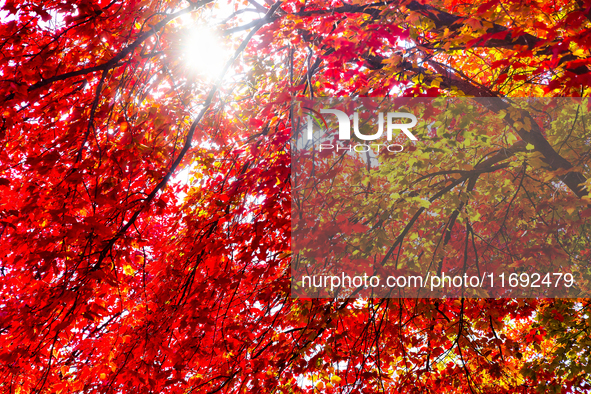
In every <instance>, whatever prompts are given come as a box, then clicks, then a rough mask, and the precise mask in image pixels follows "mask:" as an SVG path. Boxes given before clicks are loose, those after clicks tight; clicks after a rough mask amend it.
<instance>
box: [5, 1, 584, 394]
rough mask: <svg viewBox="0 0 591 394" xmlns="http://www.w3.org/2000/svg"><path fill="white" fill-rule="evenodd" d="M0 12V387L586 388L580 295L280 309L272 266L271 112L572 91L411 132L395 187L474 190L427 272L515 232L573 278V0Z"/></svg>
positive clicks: (279, 123) (580, 158) (580, 136)
mask: <svg viewBox="0 0 591 394" xmlns="http://www.w3.org/2000/svg"><path fill="white" fill-rule="evenodd" d="M1 7H2V8H1V11H0V102H1V104H2V105H1V108H0V111H1V112H0V116H1V121H0V141H1V145H0V146H1V147H0V197H1V199H0V295H1V297H2V300H1V301H0V388H1V391H2V392H5V393H73V392H76V393H111V392H113V393H115V392H121V393H124V392H130V391H133V392H141V393H189V392H193V393H216V392H264V393H266V392H274V393H292V392H309V393H312V392H327V393H331V392H334V393H372V392H379V393H386V392H387V393H390V392H391V393H407V392H415V393H429V392H441V393H515V392H523V393H535V392H554V393H559V392H562V393H575V392H588V391H589V390H591V382H590V381H589V378H588V375H589V372H591V351H590V349H591V337H590V332H591V331H590V330H591V327H590V326H591V322H590V320H589V308H590V307H591V304H590V303H589V301H588V300H587V299H583V298H569V299H550V298H526V299H524V298H461V297H460V298H438V299H430V298H418V299H417V298H361V299H356V298H324V299H294V298H292V293H291V272H290V264H291V257H292V255H291V248H290V242H291V239H290V237H291V224H292V223H291V219H292V218H291V197H292V194H291V181H292V179H291V169H290V164H291V163H290V137H291V134H292V131H293V127H292V123H291V120H292V115H293V111H294V110H293V106H292V98H306V99H315V98H322V97H347V98H358V97H386V98H393V97H412V98H425V97H450V98H455V97H469V98H472V97H476V98H479V99H483V100H487V98H495V99H502V98H505V99H506V98H517V97H519V98H524V97H526V98H533V97H546V98H553V97H555V98H561V97H576V98H577V99H576V100H575V99H569V100H572V102H575V103H578V104H579V105H575V106H574V108H576V110H575V111H574V113H572V112H569V111H562V112H561V111H555V112H553V111H552V110H551V109H549V108H539V107H536V106H535V105H534V106H530V107H528V106H521V107H519V108H517V109H515V108H514V106H512V104H511V102H510V101H508V100H505V101H503V100H501V101H502V102H504V103H508V104H506V108H500V110H502V111H504V112H503V114H502V116H500V117H499V118H498V119H499V122H504V123H503V128H499V129H497V130H492V129H491V130H489V129H487V127H485V126H483V127H482V130H481V131H482V134H474V133H472V134H470V133H468V134H464V132H463V129H462V127H461V126H460V125H455V124H444V125H442V126H441V127H440V129H441V130H442V132H445V133H446V135H443V134H441V135H436V134H437V133H435V134H432V135H428V134H426V133H427V130H424V133H423V137H424V138H425V139H426V138H427V137H429V138H431V139H432V140H433V141H439V143H440V144H441V146H439V147H437V148H438V149H442V151H441V152H438V153H437V155H434V156H424V157H422V156H421V155H425V153H426V151H424V150H422V149H419V148H417V150H416V151H414V152H409V153H408V156H406V157H407V158H408V160H407V161H406V164H405V166H407V167H400V168H399V170H398V171H393V172H392V182H394V183H395V182H400V179H401V176H402V174H408V173H413V174H414V175H415V176H416V177H422V176H425V175H428V174H431V175H430V176H427V177H426V178H424V179H422V180H421V182H423V183H420V184H414V185H413V187H415V186H416V187H415V188H414V189H412V188H410V189H408V190H405V191H404V192H402V193H399V196H398V197H399V198H400V200H401V201H403V202H404V201H406V199H415V198H417V197H423V198H424V199H427V200H430V199H431V198H433V197H434V196H435V195H437V193H440V192H441V191H442V190H445V193H446V194H447V195H446V196H441V198H442V199H448V200H447V201H451V199H453V196H459V195H462V196H464V195H466V193H470V194H469V195H479V196H480V197H479V199H478V201H480V202H481V203H479V204H480V205H478V206H477V207H475V206H474V204H475V203H473V201H474V200H470V201H468V200H465V201H464V200H462V199H461V198H458V200H457V204H456V206H455V207H454V208H453V209H451V208H450V210H449V211H441V216H440V219H441V220H442V221H443V222H444V223H445V226H444V227H443V228H441V229H440V230H439V235H441V237H442V243H444V245H443V246H442V250H443V253H444V256H448V257H449V256H454V253H459V254H457V256H462V258H466V259H476V258H489V259H491V258H494V256H493V255H494V253H493V252H492V250H493V249H494V248H496V247H498V244H495V243H490V245H488V247H489V249H488V251H487V252H486V253H488V254H487V255H486V256H484V255H480V254H479V251H482V250H483V249H482V248H485V247H486V245H484V242H485V241H486V240H487V239H489V238H486V237H491V236H492V235H494V236H495V237H496V238H494V239H495V240H496V241H495V242H500V241H498V240H499V239H503V242H505V244H506V245H505V244H504V245H505V246H506V247H507V248H510V250H513V251H514V252H515V254H516V255H518V254H519V256H521V257H520V258H523V259H525V260H524V261H526V260H527V259H528V258H529V260H527V261H528V264H530V265H532V264H536V260H535V256H533V255H527V253H526V252H524V248H522V246H523V244H527V242H523V241H520V240H519V238H516V235H515V234H516V231H521V233H520V236H521V235H523V232H524V231H526V230H527V231H528V237H530V238H528V240H531V242H532V243H537V244H539V241H540V240H544V241H546V240H547V245H548V246H547V247H546V249H545V250H543V251H542V252H540V251H538V252H536V253H544V256H545V257H546V258H554V256H555V258H557V259H562V260H569V261H577V262H578V267H579V268H580V270H579V274H580V276H579V279H580V280H581V283H582V284H583V285H586V286H588V280H589V275H590V274H589V272H585V270H584V267H585V261H586V260H588V257H589V255H590V254H591V247H589V216H591V215H590V211H589V208H588V203H589V197H588V194H589V192H588V190H589V188H588V186H589V181H588V179H589V178H590V177H591V174H590V170H589V160H591V158H590V155H589V144H590V135H589V133H590V131H589V130H588V129H587V123H588V122H586V120H588V119H589V117H590V116H591V115H590V112H589V111H590V106H589V105H588V102H587V100H586V99H585V98H586V97H587V96H589V93H590V89H591V52H590V51H591V34H589V33H590V29H591V2H590V1H589V0H577V1H566V0H557V1H552V2H547V1H534V0H530V1H526V0H519V1H517V0H515V1H512V0H491V1H480V2H471V3H466V2H459V1H456V0H436V1H429V2H427V1H414V0H413V1H407V0H394V1H382V2H366V1H357V0H352V1H350V2H344V1H316V0H312V1H308V0H302V1H300V0H297V1H291V0H284V1H278V2H273V1H271V0H269V1H265V2H263V1H261V2H258V1H256V0H248V1H242V0H234V1H231V2H229V1H223V0H222V1H213V0H202V1H194V2H192V1H188V2H187V1H166V0H162V1H151V0H143V1H137V0H136V1H117V0H112V1H109V0H96V1H90V0H87V1H79V2H65V1H57V0H46V1H43V2H32V1H26V0H24V1H14V0H5V1H4V2H3V3H2V6H1ZM213 41H215V42H216V44H215V45H213V46H212V45H208V44H207V42H210V43H211V42H213ZM220 48H223V50H220ZM577 100H578V101H577ZM540 111H541V112H540ZM544 111H545V112H544ZM528 122H529V123H528ZM544 122H546V123H544ZM483 125H485V124H484V123H483ZM574 125H576V127H575V126H574ZM491 133H492V134H491ZM483 135H490V138H488V139H483V138H482V136H483ZM438 138H439V139H438ZM437 139H438V140H437ZM443 145H445V146H447V148H446V149H447V151H446V150H445V149H444V148H443V147H442V146H443ZM452 151H453V152H455V153H458V154H459V153H461V154H462V155H464V157H463V158H458V157H457V156H455V157H452V156H450V152H452ZM446 155H447V156H446ZM449 157H452V159H448V158H449ZM413 158H415V160H414V161H413V160H412V159H413ZM418 158H420V159H421V160H423V164H424V166H423V167H420V166H419V167H417V165H416V162H417V160H418ZM442 163H443V164H444V165H446V167H445V168H444V170H445V171H447V172H448V173H447V174H439V175H432V172H433V171H436V170H437V169H438V168H439V169H440V166H441V165H442ZM446 182H448V183H446ZM449 182H451V183H449ZM450 185H453V186H450ZM536 190H541V192H540V194H539V195H538V194H535V193H534V192H535V191H536ZM417 193H418V194H417ZM534 194H535V195H534ZM488 196H490V197H488ZM347 197H348V196H347V195H343V196H342V199H344V200H346V199H347ZM438 198H439V197H438ZM409 201H410V200H409ZM413 201H417V200H413ZM433 201H434V200H433ZM463 201H464V202H463ZM417 203H418V201H417ZM392 209H393V210H394V211H395V212H398V211H396V209H397V208H396V206H394V207H393V208H392ZM425 209H426V208H425ZM474 209H476V211H477V212H478V213H479V215H480V216H481V217H482V215H486V216H485V217H486V221H484V220H480V221H479V220H478V218H476V217H474V216H471V213H472V212H475V211H474ZM405 215H406V214H404V213H400V215H399V216H398V220H399V222H397V223H398V224H399V228H398V231H406V233H409V232H411V230H412V231H416V232H418V231H422V230H423V228H422V227H421V226H423V225H424V223H423V222H421V221H420V220H419V219H413V215H412V212H410V211H408V212H407V215H406V216H405ZM532 223H535V224H536V226H533V224H532ZM528 226H529V227H528ZM406 227H408V230H404V229H405V228H406ZM534 227H535V228H534ZM393 228H394V227H392V229H393ZM392 231H394V230H392ZM487 231H490V232H494V234H493V233H487ZM536 231H537V232H536ZM406 233H405V234H406ZM392 234H393V233H392ZM401 234H402V233H398V235H396V234H394V236H401ZM491 234H492V235H491ZM389 235H390V234H389ZM476 235H478V239H476V238H477V237H476ZM403 238H404V236H402V238H401V241H400V242H398V244H397V246H396V247H398V249H392V253H394V252H395V251H396V252H397V251H398V250H402V247H403V246H401V245H402V241H403ZM392 242H393V243H395V242H396V241H395V240H393V241H392ZM528 242H529V241H528ZM472 243H473V244H472ZM468 246H470V249H469V250H470V252H469V253H467V252H462V251H463V250H468ZM462 253H463V254H462ZM483 253H484V252H483ZM498 253H499V255H500V254H501V253H502V251H498ZM528 253H529V252H528ZM532 253H533V252H532ZM470 261H471V260H470ZM587 271H588V270H587Z"/></svg>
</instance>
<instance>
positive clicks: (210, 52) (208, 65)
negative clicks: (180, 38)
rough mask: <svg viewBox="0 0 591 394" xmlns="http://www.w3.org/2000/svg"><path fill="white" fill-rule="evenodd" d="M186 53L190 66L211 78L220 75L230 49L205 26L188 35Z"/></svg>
mask: <svg viewBox="0 0 591 394" xmlns="http://www.w3.org/2000/svg"><path fill="white" fill-rule="evenodd" d="M184 53H185V60H186V62H187V65H188V66H189V67H191V68H192V69H194V70H195V71H196V72H197V73H199V74H201V75H203V76H204V77H207V78H211V79H217V78H218V77H219V76H220V73H221V72H222V70H223V68H224V66H225V64H226V61H227V60H228V58H229V51H228V49H227V48H226V47H225V46H224V43H223V42H222V40H221V39H220V38H219V37H218V36H217V35H216V34H215V33H214V32H213V31H211V30H209V29H205V28H196V29H194V30H192V31H191V32H190V33H189V34H188V35H187V39H186V43H185V48H184Z"/></svg>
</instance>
